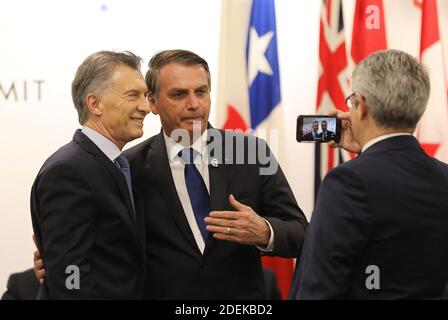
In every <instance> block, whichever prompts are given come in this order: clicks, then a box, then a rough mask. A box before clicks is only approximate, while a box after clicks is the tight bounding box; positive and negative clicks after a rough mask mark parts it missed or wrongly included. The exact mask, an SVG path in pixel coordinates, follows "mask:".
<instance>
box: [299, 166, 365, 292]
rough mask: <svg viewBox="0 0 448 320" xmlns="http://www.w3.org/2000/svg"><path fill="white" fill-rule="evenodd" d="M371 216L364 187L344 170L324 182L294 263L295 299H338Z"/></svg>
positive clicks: (337, 170)
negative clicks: (295, 265) (300, 250)
mask: <svg viewBox="0 0 448 320" xmlns="http://www.w3.org/2000/svg"><path fill="white" fill-rule="evenodd" d="M370 223H371V217H370V215H369V211H368V199H367V191H366V187H365V185H364V184H363V182H362V180H361V179H360V177H358V176H357V175H356V174H355V173H353V172H352V171H350V170H348V169H347V168H343V167H338V168H336V169H333V170H332V171H331V172H330V173H329V174H328V175H327V176H326V178H325V179H324V181H323V183H322V185H321V188H320V190H319V195H318V198H317V201H316V206H315V209H314V212H313V216H312V218H311V223H310V226H309V228H308V230H307V235H306V239H305V242H304V247H303V251H302V255H301V256H300V258H299V263H298V268H299V269H298V279H297V280H296V281H298V283H295V284H294V287H295V288H297V292H296V294H293V297H294V298H296V299H342V298H344V295H345V293H346V291H347V287H348V279H349V278H350V275H351V274H352V273H353V271H354V270H352V266H353V265H354V262H355V259H356V258H357V256H358V255H359V254H360V252H362V250H363V248H364V247H365V245H366V242H367V238H368V232H369V224H370Z"/></svg>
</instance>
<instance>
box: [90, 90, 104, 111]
mask: <svg viewBox="0 0 448 320" xmlns="http://www.w3.org/2000/svg"><path fill="white" fill-rule="evenodd" d="M86 105H87V108H88V109H89V112H90V113H91V114H94V115H96V116H100V115H101V114H102V113H103V106H102V104H101V101H100V99H98V97H97V96H95V95H94V94H93V93H89V94H88V95H87V97H86Z"/></svg>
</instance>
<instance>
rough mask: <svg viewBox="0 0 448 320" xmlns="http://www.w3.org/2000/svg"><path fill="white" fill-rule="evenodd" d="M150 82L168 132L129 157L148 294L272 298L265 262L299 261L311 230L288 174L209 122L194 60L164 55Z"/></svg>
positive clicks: (201, 69)
mask: <svg viewBox="0 0 448 320" xmlns="http://www.w3.org/2000/svg"><path fill="white" fill-rule="evenodd" d="M145 80H146V83H147V85H149V87H148V88H149V92H150V93H149V99H148V100H149V104H150V107H151V111H152V112H153V113H154V114H158V115H159V116H160V120H161V123H162V130H161V132H160V134H158V135H156V136H154V137H152V138H150V139H148V140H146V141H144V142H142V143H140V144H139V145H137V146H135V147H133V148H131V149H129V150H127V151H126V155H127V157H128V159H129V161H130V163H131V167H132V172H133V181H134V183H135V187H136V188H137V190H138V191H139V192H140V193H141V196H142V199H143V204H144V208H145V213H146V231H147V259H148V265H147V266H148V268H147V284H146V297H147V298H150V299H264V298H266V291H265V286H264V281H263V270H262V266H261V256H262V255H263V254H269V255H279V256H283V257H293V256H295V254H296V253H297V249H298V247H299V246H300V245H301V243H302V239H303V237H304V233H305V228H306V226H307V221H306V218H305V217H304V215H303V213H302V211H301V210H300V208H299V207H298V205H297V203H296V200H295V199H294V196H293V193H292V191H291V189H290V187H289V185H288V182H287V181H286V178H285V176H284V175H283V172H282V170H281V169H280V167H278V164H277V162H276V160H275V158H274V156H273V155H272V154H271V152H270V151H269V148H267V145H266V143H265V142H264V141H263V140H260V139H257V138H254V137H249V136H245V135H242V134H238V133H232V132H228V133H225V132H224V131H221V130H217V129H213V128H211V127H210V126H209V125H208V115H209V112H210V72H209V69H208V65H207V62H206V61H205V60H204V59H202V58H201V57H199V56H198V55H196V54H194V53H192V52H189V51H185V50H168V51H162V52H160V53H158V54H156V55H155V56H154V57H153V58H152V59H151V61H150V63H149V70H148V72H147V74H146V79H145ZM207 127H208V128H209V130H206V129H207ZM232 143H234V144H232ZM225 146H227V147H229V148H227V149H226V148H225ZM232 151H233V152H232ZM258 151H259V152H258ZM238 159H239V160H241V161H240V162H237V163H236V162H235V160H238ZM250 159H251V160H250ZM266 160H267V161H266Z"/></svg>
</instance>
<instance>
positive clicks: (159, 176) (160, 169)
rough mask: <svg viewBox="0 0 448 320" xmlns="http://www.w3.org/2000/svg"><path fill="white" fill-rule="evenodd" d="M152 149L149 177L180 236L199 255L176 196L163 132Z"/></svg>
mask: <svg viewBox="0 0 448 320" xmlns="http://www.w3.org/2000/svg"><path fill="white" fill-rule="evenodd" d="M152 148H153V149H154V150H153V151H154V152H150V155H149V163H150V168H152V170H151V175H152V176H153V177H154V179H151V180H152V181H155V182H156V183H157V185H158V190H160V195H161V196H162V198H163V199H164V201H165V203H166V205H167V207H168V208H169V210H170V213H171V215H172V217H173V219H174V221H175V222H176V225H177V227H178V228H179V230H180V232H181V234H182V235H183V236H184V237H185V239H187V241H188V243H190V245H191V246H192V247H194V248H195V249H196V251H197V253H199V254H201V252H200V250H199V248H198V246H197V244H196V240H195V239H194V236H193V233H192V232H191V228H190V225H189V224H188V220H187V217H186V215H185V212H184V209H183V207H182V203H181V202H180V199H179V196H178V194H177V190H176V186H175V184H174V179H173V175H172V173H171V168H170V164H169V160H168V155H167V152H166V146H165V141H164V139H163V132H160V134H159V135H158V136H157V138H156V139H155V141H154V143H153V145H152Z"/></svg>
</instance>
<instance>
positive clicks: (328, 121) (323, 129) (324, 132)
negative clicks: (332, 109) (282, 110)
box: [296, 115, 341, 143]
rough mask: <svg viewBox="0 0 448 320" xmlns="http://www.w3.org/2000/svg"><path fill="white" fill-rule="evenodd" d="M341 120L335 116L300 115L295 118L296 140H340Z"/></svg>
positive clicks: (319, 141)
mask: <svg viewBox="0 0 448 320" xmlns="http://www.w3.org/2000/svg"><path fill="white" fill-rule="evenodd" d="M340 131H341V120H339V119H337V118H336V117H330V116H319V115H311V116H304V115H301V116H299V117H298V118H297V137H296V138H297V141H298V142H315V143H327V142H329V141H335V142H339V141H340V140H341V133H340Z"/></svg>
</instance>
